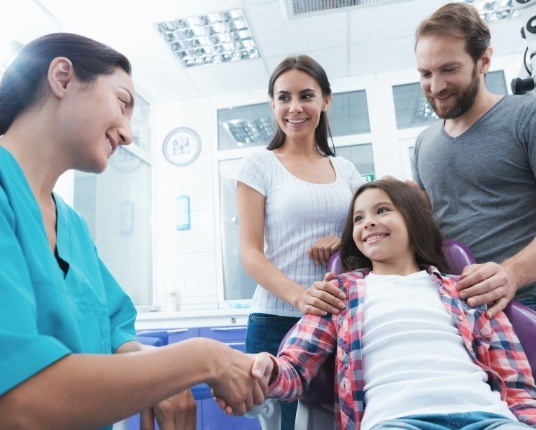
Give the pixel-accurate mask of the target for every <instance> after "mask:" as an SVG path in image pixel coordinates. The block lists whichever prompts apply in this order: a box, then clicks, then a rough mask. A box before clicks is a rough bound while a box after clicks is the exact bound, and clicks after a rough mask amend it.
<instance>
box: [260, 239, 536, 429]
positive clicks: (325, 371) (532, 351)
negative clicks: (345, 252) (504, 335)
mask: <svg viewBox="0 0 536 430" xmlns="http://www.w3.org/2000/svg"><path fill="white" fill-rule="evenodd" d="M443 251H444V253H445V257H446V259H447V265H448V266H449V269H450V272H451V273H452V274H454V275H459V274H461V272H462V271H463V269H464V267H465V266H467V265H469V264H474V263H475V262H476V261H475V258H474V256H473V254H472V253H471V251H470V250H469V248H468V247H467V246H465V245H464V244H463V243H460V242H456V241H451V240H447V241H445V244H444V245H443ZM327 271H328V272H333V273H335V274H336V275H338V274H340V273H342V272H343V269H342V263H341V259H340V256H339V253H338V252H335V253H334V254H333V255H332V256H331V257H330V259H329V262H328V265H327ZM505 313H506V315H507V316H508V319H509V320H510V322H511V323H512V326H513V327H514V330H515V332H516V334H517V336H518V338H519V340H520V342H521V344H522V345H523V349H524V350H525V353H526V355H527V358H528V360H529V363H530V366H531V369H532V375H533V376H534V377H535V378H536V341H535V338H536V335H535V333H536V312H534V311H533V310H531V309H529V308H528V307H526V306H523V305H522V304H521V303H519V302H516V301H512V302H510V304H509V305H508V306H507V307H506V309H505ZM291 331H292V329H291ZM289 333H290V332H289ZM287 336H288V335H287ZM285 341H286V336H285V339H283V341H282V342H281V346H283V345H284V343H285ZM281 346H280V347H281ZM334 368H335V357H334V356H332V357H330V358H328V359H327V360H326V361H325V362H324V364H323V365H322V367H321V368H320V369H319V371H318V375H317V376H316V378H315V379H313V380H312V381H311V384H310V386H309V388H308V390H307V391H306V392H305V393H304V394H303V396H302V397H301V398H300V400H299V402H298V411H297V413H296V424H295V430H326V429H334V428H335V419H334V381H335V376H334ZM261 422H262V421H261ZM263 429H264V430H275V427H273V426H266V427H264V426H263Z"/></svg>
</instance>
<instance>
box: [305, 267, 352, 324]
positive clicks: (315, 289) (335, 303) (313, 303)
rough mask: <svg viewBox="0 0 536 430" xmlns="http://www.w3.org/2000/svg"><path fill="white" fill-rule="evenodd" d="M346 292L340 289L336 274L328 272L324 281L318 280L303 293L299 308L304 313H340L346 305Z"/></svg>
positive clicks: (321, 314) (322, 314)
mask: <svg viewBox="0 0 536 430" xmlns="http://www.w3.org/2000/svg"><path fill="white" fill-rule="evenodd" d="M345 301H346V294H344V292H343V291H341V290H340V289H339V283H338V281H337V280H336V279H335V275H334V274H333V273H331V272H328V273H326V276H324V280H323V281H316V282H314V283H313V285H311V287H310V288H307V289H306V290H305V291H304V292H303V295H302V298H301V300H300V303H299V305H298V308H299V310H300V312H301V313H302V314H304V315H305V314H313V315H320V316H324V315H327V314H328V313H332V314H338V313H339V311H340V310H341V309H344V308H345V307H346V304H345Z"/></svg>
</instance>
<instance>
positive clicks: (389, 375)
mask: <svg viewBox="0 0 536 430" xmlns="http://www.w3.org/2000/svg"><path fill="white" fill-rule="evenodd" d="M365 283H366V293H365V302H364V308H363V349H362V352H363V377H364V380H365V405H366V406H365V412H364V415H363V420H362V422H361V429H362V430H368V429H370V428H371V427H373V426H374V425H375V424H377V423H378V422H380V421H383V420H387V419H393V418H400V417H404V416H408V415H416V414H448V413H462V412H476V411H481V412H489V413H494V414H499V415H503V416H505V417H507V418H510V419H512V420H514V421H517V418H516V417H515V416H514V415H513V414H512V412H511V411H510V409H509V408H508V405H507V404H506V403H505V402H504V401H502V400H501V399H500V394H499V393H498V392H497V391H492V390H491V387H490V386H489V385H488V384H487V383H486V381H487V374H486V373H485V372H484V371H483V370H482V369H481V368H480V367H479V366H478V365H477V364H475V363H474V361H473V360H472V358H471V356H470V355H469V352H468V351H467V349H466V348H465V346H464V343H463V339H462V337H461V335H460V332H459V331H458V328H457V327H456V325H455V324H454V322H453V321H452V317H451V316H450V315H449V313H448V311H447V309H446V308H445V306H444V305H443V303H442V302H441V299H440V296H439V294H440V293H439V292H438V287H437V285H436V283H435V282H434V280H433V279H432V277H431V276H430V275H429V274H428V273H427V272H426V271H421V272H417V273H413V274H411V275H407V276H397V275H376V274H374V273H369V274H368V275H367V276H366V277H365Z"/></svg>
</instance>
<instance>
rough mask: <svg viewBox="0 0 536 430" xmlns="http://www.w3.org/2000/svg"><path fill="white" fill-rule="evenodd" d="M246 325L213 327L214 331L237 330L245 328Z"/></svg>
mask: <svg viewBox="0 0 536 430" xmlns="http://www.w3.org/2000/svg"><path fill="white" fill-rule="evenodd" d="M244 329H245V327H213V328H211V330H212V331H236V330H244Z"/></svg>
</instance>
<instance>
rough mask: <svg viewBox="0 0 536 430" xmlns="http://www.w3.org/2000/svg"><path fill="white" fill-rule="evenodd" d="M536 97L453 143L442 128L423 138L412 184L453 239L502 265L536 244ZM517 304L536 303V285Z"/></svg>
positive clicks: (507, 104) (502, 104) (499, 110)
mask: <svg viewBox="0 0 536 430" xmlns="http://www.w3.org/2000/svg"><path fill="white" fill-rule="evenodd" d="M535 172H536V97H532V96H505V97H503V98H502V99H501V100H500V101H499V102H498V103H496V104H495V106H493V107H492V108H491V109H490V110H489V111H488V112H486V113H485V114H484V115H483V116H482V117H481V118H480V119H479V120H478V121H477V122H476V123H475V124H474V125H473V126H472V127H471V128H469V130H467V131H466V132H464V133H463V134H462V135H460V136H458V137H456V138H453V137H451V136H449V135H448V134H447V133H446V132H445V130H444V127H443V121H438V122H437V123H436V124H434V125H432V126H430V127H428V128H427V129H426V130H424V131H423V132H422V133H421V134H420V135H419V136H418V137H417V141H416V144H415V153H414V159H413V177H414V179H415V181H416V182H417V183H418V184H419V186H420V187H421V188H424V189H425V190H426V191H427V192H428V195H429V196H430V200H431V202H432V208H433V211H434V214H435V216H436V218H437V220H438V222H439V225H440V227H441V229H442V230H443V233H444V234H445V236H446V237H447V239H452V240H457V241H460V242H463V243H465V244H466V245H467V246H469V248H470V249H471V251H472V252H473V254H474V255H475V257H476V260H477V262H479V263H484V262H487V261H495V262H501V261H503V260H504V259H506V258H508V257H511V256H512V255H514V254H516V253H517V252H518V251H519V250H521V249H522V248H523V247H525V246H526V245H527V244H528V243H529V242H530V241H531V240H532V239H533V238H534V237H535V236H536V178H535ZM535 264H536V262H535ZM516 298H517V299H521V300H528V299H536V285H532V286H531V287H530V288H523V289H522V290H519V291H518V294H517V296H516Z"/></svg>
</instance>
